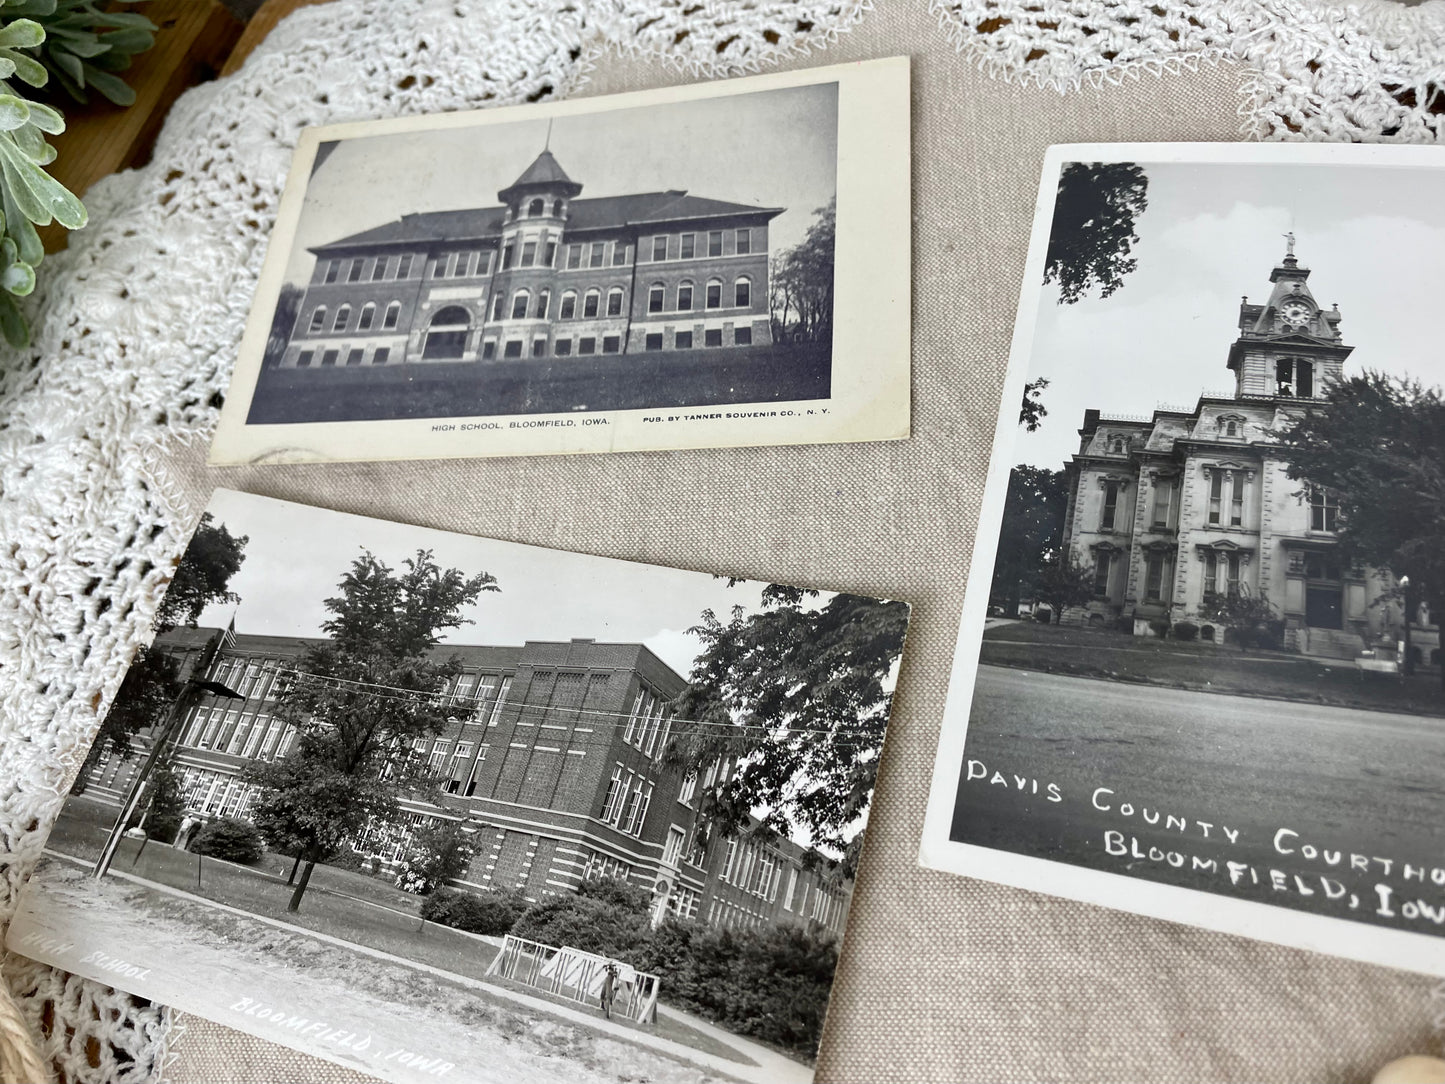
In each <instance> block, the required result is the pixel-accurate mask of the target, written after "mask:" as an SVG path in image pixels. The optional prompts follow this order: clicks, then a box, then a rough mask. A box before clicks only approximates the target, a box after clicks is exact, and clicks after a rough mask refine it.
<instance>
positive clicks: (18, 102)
mask: <svg viewBox="0 0 1445 1084" xmlns="http://www.w3.org/2000/svg"><path fill="white" fill-rule="evenodd" d="M29 123H30V106H29V105H27V104H26V102H25V99H24V98H17V97H15V95H13V94H0V131H4V132H13V131H14V130H15V129H16V128H24V127H25V126H26V125H27V124H29Z"/></svg>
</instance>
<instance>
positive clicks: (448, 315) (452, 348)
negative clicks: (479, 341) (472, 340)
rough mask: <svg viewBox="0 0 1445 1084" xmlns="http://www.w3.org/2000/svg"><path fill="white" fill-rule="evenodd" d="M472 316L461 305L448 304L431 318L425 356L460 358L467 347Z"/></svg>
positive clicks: (423, 349) (423, 351)
mask: <svg viewBox="0 0 1445 1084" xmlns="http://www.w3.org/2000/svg"><path fill="white" fill-rule="evenodd" d="M471 323H472V317H471V314H470V313H468V312H467V310H466V309H464V308H462V307H461V306H460V305H448V306H447V307H446V308H444V309H442V310H441V311H439V312H438V313H437V314H436V315H435V316H433V317H432V319H431V326H430V327H429V328H428V329H427V334H426V345H425V346H424V347H423V348H422V352H421V356H422V357H424V358H459V357H461V356H462V354H463V353H464V352H465V351H466V348H467V333H468V332H469V331H470V330H471Z"/></svg>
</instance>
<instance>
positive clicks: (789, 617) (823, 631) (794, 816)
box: [664, 585, 908, 871]
mask: <svg viewBox="0 0 1445 1084" xmlns="http://www.w3.org/2000/svg"><path fill="white" fill-rule="evenodd" d="M812 594H815V593H814V592H804V591H801V590H798V589H797V588H790V587H779V586H776V585H775V586H771V587H768V588H767V589H766V590H765V591H764V594H763V602H764V609H763V610H762V611H761V612H758V613H754V614H750V615H749V614H745V613H744V611H743V610H742V608H741V607H736V608H734V609H733V611H732V615H731V617H730V619H729V620H728V621H726V622H723V621H721V620H719V619H718V617H717V615H716V614H715V613H713V611H711V610H707V611H705V612H704V613H703V615H702V622H701V624H699V625H697V626H695V627H694V628H693V629H692V632H693V633H694V634H696V635H697V636H698V637H700V638H701V639H702V641H703V644H704V649H703V652H702V654H701V655H699V656H698V658H697V660H696V662H695V663H694V664H693V669H692V674H691V677H690V683H689V686H688V688H687V690H686V691H685V692H684V693H683V694H682V696H681V697H680V698H679V699H678V701H677V711H678V714H679V715H680V716H681V717H682V720H681V721H679V722H678V723H676V724H675V728H674V731H673V737H672V739H671V740H670V741H669V743H668V747H667V750H666V751H665V753H664V762H665V763H668V764H671V765H675V766H682V767H684V768H686V769H688V770H692V771H700V770H702V769H705V768H706V766H707V765H709V764H711V763H713V762H714V761H716V760H719V759H726V760H729V761H732V762H735V763H736V768H735V770H734V772H733V774H732V775H731V776H730V777H729V778H727V779H725V780H722V781H719V782H718V783H717V784H716V785H715V786H713V787H711V788H708V789H707V790H706V791H702V790H700V791H699V806H698V815H699V819H700V823H701V824H703V825H704V827H705V828H706V829H707V830H709V831H717V832H720V833H721V834H722V835H736V834H738V833H740V832H742V831H744V830H746V829H748V828H749V826H750V824H751V820H750V814H751V813H753V812H754V811H755V810H757V809H759V808H761V809H762V810H763V813H762V815H761V822H762V823H761V826H760V829H761V831H763V832H765V833H775V834H777V835H788V834H789V831H790V828H791V827H793V826H796V827H799V828H802V829H803V830H805V831H806V832H807V833H808V834H809V835H810V836H811V837H812V839H813V840H814V841H815V842H816V843H818V844H821V845H822V846H824V847H828V848H831V849H834V850H836V851H839V852H841V854H842V864H843V867H844V869H845V870H848V871H851V870H852V869H853V868H854V865H855V863H856V862H857V855H858V849H859V848H860V847H861V845H862V836H861V833H859V834H856V835H853V837H852V839H851V840H850V838H849V835H850V833H851V832H852V831H853V830H854V829H855V828H856V826H857V822H858V821H859V819H860V817H862V815H863V814H864V813H865V812H866V811H867V809H868V804H869V802H870V800H871V799H872V795H873V781H874V778H875V777H876V775H877V772H878V754H879V752H880V750H881V748H882V745H883V732H884V729H885V727H886V726H887V725H888V710H889V703H890V700H891V688H890V678H891V675H892V673H893V668H894V666H895V664H896V663H897V661H898V657H899V655H900V654H901V652H902V650H903V635H904V631H905V630H906V628H907V623H908V607H907V606H906V605H904V604H903V603H901V602H887V601H882V600H879V599H872V598H863V597H860V596H857V595H836V596H834V597H833V598H831V599H830V600H829V601H828V602H827V603H826V604H825V605H823V606H821V607H808V606H805V605H803V602H804V598H805V596H806V595H812Z"/></svg>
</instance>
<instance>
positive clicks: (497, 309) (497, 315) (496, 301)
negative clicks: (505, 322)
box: [492, 293, 507, 320]
mask: <svg viewBox="0 0 1445 1084" xmlns="http://www.w3.org/2000/svg"><path fill="white" fill-rule="evenodd" d="M506 304H507V299H506V297H505V295H503V294H501V293H498V294H497V295H496V296H495V297H493V298H492V319H493V320H500V319H501V318H502V311H503V307H504V306H505V305H506Z"/></svg>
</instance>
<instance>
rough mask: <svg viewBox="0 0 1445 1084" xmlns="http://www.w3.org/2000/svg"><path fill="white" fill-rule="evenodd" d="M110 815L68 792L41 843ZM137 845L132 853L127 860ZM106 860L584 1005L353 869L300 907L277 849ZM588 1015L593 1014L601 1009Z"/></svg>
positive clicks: (197, 915)
mask: <svg viewBox="0 0 1445 1084" xmlns="http://www.w3.org/2000/svg"><path fill="white" fill-rule="evenodd" d="M115 815H116V810H115V807H114V806H106V805H103V804H101V803H99V802H93V801H89V800H87V799H85V798H72V799H71V800H70V801H68V802H66V804H65V806H64V807H63V808H62V810H61V813H60V817H59V818H58V819H57V821H56V824H55V829H54V831H53V832H52V833H51V836H50V841H49V844H48V845H49V847H50V848H51V849H52V850H56V851H59V852H61V853H62V854H69V855H74V856H75V857H78V858H88V859H94V858H96V857H98V856H99V854H100V850H101V847H102V846H103V844H104V843H105V837H106V833H107V832H108V831H109V828H110V825H111V824H112V823H114V819H115ZM138 851H139V852H140V860H139V862H134V863H133V859H134V858H135V856H136V853H137V852H138ZM111 868H112V869H113V870H115V871H117V872H121V873H129V874H132V875H134V876H136V877H142V878H144V879H146V880H148V881H153V882H155V883H157V884H163V885H167V886H169V887H171V888H178V889H181V890H182V891H185V892H190V893H192V894H194V895H197V896H202V897H204V898H206V899H210V900H215V901H217V902H219V903H224V904H227V905H228V906H231V907H236V908H239V909H240V910H243V911H247V912H250V913H251V914H255V915H262V916H264V917H266V918H271V919H276V920H278V921H281V922H285V923H287V924H289V925H292V926H297V927H300V928H301V929H303V930H312V931H315V932H316V933H321V934H326V935H327V936H330V937H335V938H337V939H339V940H342V941H348V942H351V943H353V944H358V945H363V946H365V947H367V948H372V949H376V950H378V951H380V952H386V953H389V954H391V955H393V956H399V957H401V958H402V959H405V960H414V961H416V962H417V963H422V964H426V965H428V966H430V967H435V968H439V969H441V970H443V971H447V972H450V973H452V974H456V975H462V976H464V977H466V978H469V979H475V980H477V981H484V982H488V983H490V984H493V985H503V986H506V987H507V988H510V989H515V990H517V991H518V992H522V993H526V994H529V995H530V996H533V997H541V998H543V999H544V1000H552V1001H556V1002H557V1003H558V1004H562V1005H566V1006H568V1007H570V1008H573V1009H577V1010H579V1011H583V1012H586V1011H590V1010H588V1009H587V1008H586V1007H584V1006H581V1005H578V1004H577V1003H575V1002H572V1001H568V1000H566V999H562V998H551V997H549V996H548V995H546V994H544V993H542V992H541V991H538V990H534V989H532V988H531V987H527V986H523V985H521V984H517V983H498V982H497V981H496V980H494V979H488V978H487V977H486V972H487V968H488V967H489V966H490V965H491V962H492V959H493V957H494V956H496V953H497V948H496V946H494V945H492V944H490V943H488V942H487V941H484V940H482V939H481V938H479V937H474V936H472V935H469V934H465V933H462V932H461V931H458V930H453V929H450V928H449V927H446V926H438V925H436V924H435V923H431V922H426V923H423V922H422V921H421V919H420V917H419V915H418V908H419V906H420V902H421V901H420V899H419V898H418V897H417V896H414V895H412V894H411V893H409V892H403V891H402V890H401V889H399V888H396V887H395V886H393V885H391V884H389V883H387V882H386V881H383V880H380V879H378V878H374V877H368V876H366V875H365V874H362V873H354V872H352V871H350V870H341V869H334V868H332V867H330V866H321V865H318V866H317V867H316V869H315V872H314V873H313V874H312V877H311V882H310V885H309V886H308V887H307V891H306V895H305V897H304V898H303V899H302V901H301V910H300V911H298V912H290V911H287V910H286V904H287V903H288V901H289V900H290V898H291V891H292V889H291V886H289V885H287V884H286V875H287V874H288V873H289V872H290V869H291V860H290V859H288V858H286V857H285V856H283V855H271V854H268V855H267V856H266V857H265V858H264V859H263V860H262V863H261V866H260V867H258V868H255V869H250V868H247V867H244V866H239V865H236V864H234V863H231V862H221V861H217V860H216V859H212V858H202V857H201V856H199V855H195V854H189V853H187V852H185V851H178V850H176V849H175V848H174V847H169V846H166V845H164V844H157V843H150V844H147V845H146V847H145V849H144V850H143V851H142V850H141V847H140V842H139V841H138V840H133V839H123V840H121V844H120V848H119V850H118V851H117V852H116V857H115V861H114V862H113V863H112V866H111ZM198 870H199V884H198V877H197V871H198ZM185 916H186V918H187V920H188V921H193V922H199V923H200V924H201V925H203V926H205V927H206V928H209V929H212V930H213V932H215V933H216V934H217V935H219V936H223V937H234V936H236V935H237V932H238V931H237V929H236V924H237V922H238V921H240V920H239V919H238V917H237V916H234V915H228V914H226V913H225V912H220V911H212V910H210V909H207V908H203V907H197V906H195V905H191V907H190V908H187V909H185ZM277 933H278V931H275V930H270V933H269V935H268V936H271V937H274V936H276V935H277ZM303 955H304V954H303ZM597 1015H598V1017H599V1018H600V1017H601V1013H600V1012H599V1013H598V1014H597ZM614 1022H616V1023H620V1024H623V1025H626V1026H630V1027H635V1028H637V1029H639V1030H641V1031H645V1032H646V1033H647V1034H650V1035H657V1036H659V1037H661V1038H664V1039H671V1040H672V1041H674V1042H678V1043H683V1044H685V1045H687V1046H690V1047H693V1048H694V1049H697V1050H702V1051H704V1052H706V1053H709V1054H713V1055H716V1056H717V1057H722V1058H728V1059H729V1060H733V1061H739V1060H742V1059H741V1057H740V1055H739V1053H738V1052H737V1051H736V1050H734V1049H732V1048H731V1047H728V1046H726V1045H724V1044H722V1043H720V1042H718V1041H717V1040H715V1039H713V1038H712V1037H711V1036H710V1035H706V1034H704V1033H703V1032H701V1031H698V1030H696V1029H695V1028H692V1027H689V1026H688V1025H687V1024H686V1023H684V1022H682V1021H680V1020H677V1019H675V1018H673V1017H669V1016H662V1015H659V1016H658V1018H657V1022H656V1023H655V1024H649V1025H646V1026H643V1025H638V1024H634V1023H632V1022H631V1021H625V1020H615V1021H614Z"/></svg>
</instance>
